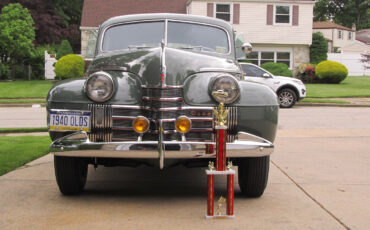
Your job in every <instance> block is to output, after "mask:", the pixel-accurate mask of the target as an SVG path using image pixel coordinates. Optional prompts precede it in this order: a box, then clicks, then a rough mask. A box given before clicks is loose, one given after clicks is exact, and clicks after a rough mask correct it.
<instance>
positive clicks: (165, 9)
mask: <svg viewBox="0 0 370 230" xmlns="http://www.w3.org/2000/svg"><path fill="white" fill-rule="evenodd" d="M186 2H187V0H136V1H133V0H109V1H102V0H85V1H84V6H83V10H82V20H81V27H98V26H99V25H100V24H101V23H103V22H104V21H105V20H107V19H109V18H111V17H115V16H119V15H127V14H143V13H178V14H186Z"/></svg>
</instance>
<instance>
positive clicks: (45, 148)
mask: <svg viewBox="0 0 370 230" xmlns="http://www.w3.org/2000/svg"><path fill="white" fill-rule="evenodd" d="M50 143H51V140H50V137H49V136H38V137H34V136H20V137H0V146H1V148H0V175H3V174H5V173H7V172H9V171H11V170H14V169H16V168H18V167H20V166H22V165H24V164H26V163H28V162H30V161H32V160H34V159H37V158H39V157H41V156H44V155H46V154H47V153H49V145H50Z"/></svg>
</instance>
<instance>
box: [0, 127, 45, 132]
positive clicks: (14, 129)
mask: <svg viewBox="0 0 370 230" xmlns="http://www.w3.org/2000/svg"><path fill="white" fill-rule="evenodd" d="M48 130H49V129H48V128H47V127H40V128H0V133H33V132H47V131H48Z"/></svg>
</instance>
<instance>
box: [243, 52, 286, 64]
mask: <svg viewBox="0 0 370 230" xmlns="http://www.w3.org/2000/svg"><path fill="white" fill-rule="evenodd" d="M247 60H248V61H249V62H250V63H253V64H255V65H259V66H260V65H262V64H263V63H266V62H276V63H284V64H286V65H287V66H288V67H289V68H292V66H291V64H292V62H291V54H290V52H278V51H254V52H252V53H250V54H248V55H247Z"/></svg>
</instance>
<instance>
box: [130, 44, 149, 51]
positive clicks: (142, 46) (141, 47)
mask: <svg viewBox="0 0 370 230" xmlns="http://www.w3.org/2000/svg"><path fill="white" fill-rule="evenodd" d="M153 47H154V46H147V45H139V46H136V45H131V46H128V49H129V50H131V49H137V50H139V49H149V48H153Z"/></svg>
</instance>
